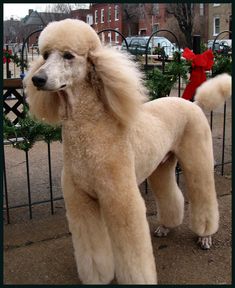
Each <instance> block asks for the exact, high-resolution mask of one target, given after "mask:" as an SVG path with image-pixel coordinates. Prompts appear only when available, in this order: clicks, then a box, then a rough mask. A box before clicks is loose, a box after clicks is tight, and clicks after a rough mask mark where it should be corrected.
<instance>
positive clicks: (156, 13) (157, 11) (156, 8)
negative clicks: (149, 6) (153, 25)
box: [153, 4, 159, 15]
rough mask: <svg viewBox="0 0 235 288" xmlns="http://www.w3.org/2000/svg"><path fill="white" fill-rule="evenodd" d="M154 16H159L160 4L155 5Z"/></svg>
mask: <svg viewBox="0 0 235 288" xmlns="http://www.w3.org/2000/svg"><path fill="white" fill-rule="evenodd" d="M153 14H154V15H158V14H159V4H153Z"/></svg>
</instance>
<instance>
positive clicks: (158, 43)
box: [122, 36, 176, 58]
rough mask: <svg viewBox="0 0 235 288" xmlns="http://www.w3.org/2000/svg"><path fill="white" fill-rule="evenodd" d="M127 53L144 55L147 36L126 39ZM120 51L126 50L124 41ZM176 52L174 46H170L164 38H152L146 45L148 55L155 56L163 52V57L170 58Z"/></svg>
mask: <svg viewBox="0 0 235 288" xmlns="http://www.w3.org/2000/svg"><path fill="white" fill-rule="evenodd" d="M126 40H127V43H128V48H129V52H130V53H131V54H133V55H144V54H145V53H146V46H147V43H148V40H149V36H143V37H142V36H136V37H127V38H126ZM122 49H126V44H125V41H123V42H122ZM175 50H176V47H175V45H174V44H172V43H171V42H170V41H169V40H168V39H167V38H165V37H158V36H154V37H152V38H151V40H150V42H149V45H148V50H147V53H148V54H157V53H162V52H163V51H164V53H165V57H166V58H168V57H171V56H172V55H173V53H174V51H175Z"/></svg>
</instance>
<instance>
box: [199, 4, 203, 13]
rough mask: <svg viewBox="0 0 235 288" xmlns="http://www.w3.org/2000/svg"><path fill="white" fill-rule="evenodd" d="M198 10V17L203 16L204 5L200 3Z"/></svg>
mask: <svg viewBox="0 0 235 288" xmlns="http://www.w3.org/2000/svg"><path fill="white" fill-rule="evenodd" d="M199 8H200V16H204V4H203V3H201V4H200V6H199Z"/></svg>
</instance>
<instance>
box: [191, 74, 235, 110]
mask: <svg viewBox="0 0 235 288" xmlns="http://www.w3.org/2000/svg"><path fill="white" fill-rule="evenodd" d="M231 95H232V77H231V76H230V75H229V74H227V73H223V74H220V75H217V76H215V77H214V78H211V79H209V80H207V81H205V82H204V83H202V85H201V86H199V87H198V88H197V91H196V94H195V98H194V99H195V102H194V103H195V104H197V105H198V106H200V107H201V108H202V109H206V110H214V109H216V108H217V107H219V106H220V105H221V104H223V103H224V102H225V101H226V100H227V99H228V98H229V97H230V96H231Z"/></svg>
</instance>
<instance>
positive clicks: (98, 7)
mask: <svg viewBox="0 0 235 288" xmlns="http://www.w3.org/2000/svg"><path fill="white" fill-rule="evenodd" d="M90 9H91V14H89V15H92V16H93V21H92V22H93V23H92V27H93V28H94V30H95V31H96V32H99V31H101V30H104V29H114V30H116V31H118V32H120V33H122V32H123V14H122V4H118V3H114V4H108V3H94V4H92V5H91V8H90ZM101 40H102V41H103V42H109V43H112V44H121V43H122V37H121V36H120V35H119V34H118V33H115V32H112V33H111V32H105V33H102V34H101Z"/></svg>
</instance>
